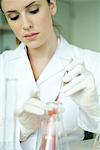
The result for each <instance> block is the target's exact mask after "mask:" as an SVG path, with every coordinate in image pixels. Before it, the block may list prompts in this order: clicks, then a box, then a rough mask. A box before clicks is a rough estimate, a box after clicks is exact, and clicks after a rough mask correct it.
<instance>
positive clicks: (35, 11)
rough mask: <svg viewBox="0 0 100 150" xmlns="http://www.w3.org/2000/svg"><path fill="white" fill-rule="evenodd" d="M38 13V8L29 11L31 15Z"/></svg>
mask: <svg viewBox="0 0 100 150" xmlns="http://www.w3.org/2000/svg"><path fill="white" fill-rule="evenodd" d="M38 12H39V9H38V8H37V9H35V10H31V11H30V13H31V14H36V13H38Z"/></svg>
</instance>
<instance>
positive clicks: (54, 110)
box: [36, 102, 69, 150]
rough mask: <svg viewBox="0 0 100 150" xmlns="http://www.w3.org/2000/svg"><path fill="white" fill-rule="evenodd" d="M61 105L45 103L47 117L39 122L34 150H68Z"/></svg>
mask: <svg viewBox="0 0 100 150" xmlns="http://www.w3.org/2000/svg"><path fill="white" fill-rule="evenodd" d="M63 112H64V109H63V106H62V103H59V102H51V103H47V116H46V117H45V119H44V120H43V121H42V122H41V127H40V129H39V136H38V141H37V147H36V150H65V149H66V150H69V145H68V141H66V142H65V138H66V137H67V135H66V132H65V130H64V126H63V120H62V113H63Z"/></svg>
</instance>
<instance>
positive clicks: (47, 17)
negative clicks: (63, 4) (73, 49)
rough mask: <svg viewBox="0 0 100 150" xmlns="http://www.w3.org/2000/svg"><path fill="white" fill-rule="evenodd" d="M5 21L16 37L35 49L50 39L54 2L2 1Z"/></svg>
mask: <svg viewBox="0 0 100 150" xmlns="http://www.w3.org/2000/svg"><path fill="white" fill-rule="evenodd" d="M1 4H2V9H3V11H4V14H5V16H6V18H7V21H8V23H9V25H10V27H11V29H12V30H13V32H14V33H15V35H16V36H17V38H18V39H19V40H20V41H22V42H24V43H25V44H26V45H27V46H28V47H29V48H37V47H40V46H41V45H42V44H44V43H45V42H46V41H47V39H48V38H50V37H52V33H53V26H52V18H51V16H52V15H55V13H56V0H51V3H50V5H49V4H48V2H47V0H2V3H1Z"/></svg>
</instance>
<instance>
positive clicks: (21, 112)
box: [16, 92, 46, 141]
mask: <svg viewBox="0 0 100 150" xmlns="http://www.w3.org/2000/svg"><path fill="white" fill-rule="evenodd" d="M45 111H46V104H45V103H44V102H42V101H41V100H40V99H39V97H38V94H37V93H36V92H35V93H33V97H32V98H30V99H29V100H28V101H26V102H25V103H24V104H23V106H22V107H21V108H20V109H18V110H17V113H16V114H17V118H18V120H19V122H20V125H21V137H20V141H25V140H26V139H27V138H28V137H29V136H30V135H31V134H32V133H33V132H34V131H35V130H36V129H37V128H39V126H40V123H41V121H42V119H43V118H44V116H45Z"/></svg>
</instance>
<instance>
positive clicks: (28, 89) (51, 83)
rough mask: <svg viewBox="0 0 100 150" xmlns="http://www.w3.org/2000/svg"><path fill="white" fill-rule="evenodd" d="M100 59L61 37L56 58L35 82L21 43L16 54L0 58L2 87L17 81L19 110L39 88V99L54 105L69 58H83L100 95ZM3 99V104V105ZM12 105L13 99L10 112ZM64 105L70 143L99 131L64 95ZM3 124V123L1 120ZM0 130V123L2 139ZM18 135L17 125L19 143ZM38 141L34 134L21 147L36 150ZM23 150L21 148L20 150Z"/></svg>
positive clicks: (95, 123) (1, 112)
mask: <svg viewBox="0 0 100 150" xmlns="http://www.w3.org/2000/svg"><path fill="white" fill-rule="evenodd" d="M99 57H100V56H99V53H94V52H92V51H88V50H82V49H80V48H77V47H75V46H72V45H70V44H69V43H67V42H66V41H65V40H64V39H63V38H62V37H61V39H60V40H59V44H58V47H57V50H56V52H55V54H54V56H53V57H52V58H51V60H50V62H49V63H48V64H47V66H46V67H45V69H44V70H43V72H42V73H41V75H40V77H39V79H38V80H37V82H36V81H35V79H34V75H33V73H32V70H31V66H30V63H29V60H28V57H27V54H26V50H25V45H24V44H23V43H22V44H20V45H19V47H18V48H16V49H15V50H12V51H6V52H4V53H3V54H1V56H0V79H1V87H3V85H4V82H3V81H4V79H5V78H8V79H14V78H17V79H18V96H17V104H16V107H17V108H19V107H21V106H22V104H23V103H24V102H25V101H26V100H27V99H29V97H30V96H31V93H32V91H33V90H34V89H37V88H39V90H40V98H41V100H42V101H44V102H48V101H54V100H55V98H56V96H57V95H58V93H59V89H60V85H61V81H62V77H63V74H64V72H65V70H64V67H65V66H66V65H67V64H68V61H69V60H70V58H81V59H83V60H84V63H85V66H86V68H87V69H88V70H90V71H91V72H92V73H93V75H94V77H95V81H96V85H97V92H98V95H99V94H100V87H99V85H98V79H99V76H98V72H99V71H98V69H97V67H98V64H99ZM98 68H99V67H98ZM1 96H2V93H1ZM2 97H3V96H2ZM1 99H2V98H1ZM1 99H0V101H2V100H1ZM12 101H13V100H12V99H11V101H10V102H9V105H8V107H9V108H10V107H11V106H12ZM61 101H62V103H63V104H64V105H63V106H64V107H65V112H64V113H63V122H64V127H65V130H66V132H67V135H68V137H69V139H70V140H81V139H83V136H84V131H83V129H84V130H88V131H92V132H95V131H96V130H97V126H98V123H97V122H96V121H94V120H93V119H92V118H91V117H89V116H87V114H86V112H84V111H82V110H81V109H80V108H79V107H78V105H77V104H75V103H74V102H73V101H72V100H71V99H70V97H66V96H64V95H63V96H62V97H61ZM1 104H2V106H0V109H1V108H3V107H4V106H3V105H4V103H3V101H2V102H1ZM2 114H3V109H1V111H0V115H1V116H3V115H2ZM7 117H8V118H9V113H8V114H7ZM1 118H2V117H1ZM0 121H2V119H1V120H0ZM1 130H2V123H1V122H0V136H1V135H2V134H1ZM8 130H9V129H8ZM19 133H20V127H19V124H18V122H17V139H16V140H17V141H19ZM8 137H9V136H8ZM8 139H9V138H8ZM36 140H37V133H34V134H33V135H32V136H31V137H30V138H29V139H28V140H27V141H26V142H23V143H22V144H21V146H22V148H23V149H24V150H35V142H36ZM22 148H21V147H20V144H19V148H18V150H19V149H22Z"/></svg>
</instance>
